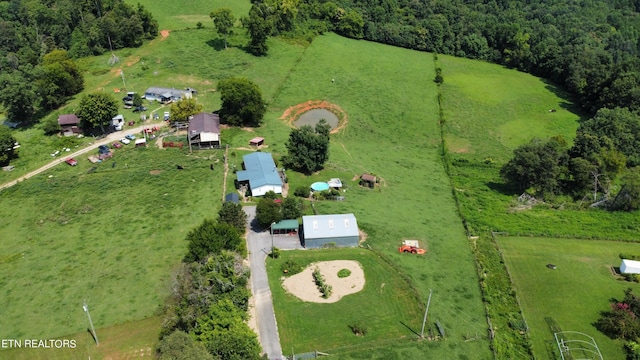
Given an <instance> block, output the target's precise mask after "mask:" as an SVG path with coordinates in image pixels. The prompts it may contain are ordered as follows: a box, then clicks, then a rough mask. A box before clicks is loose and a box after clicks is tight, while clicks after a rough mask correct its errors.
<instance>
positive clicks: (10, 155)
mask: <svg viewBox="0 0 640 360" xmlns="http://www.w3.org/2000/svg"><path fill="white" fill-rule="evenodd" d="M15 142H16V139H15V138H14V137H13V134H12V133H11V129H9V128H8V127H6V126H4V125H0V166H6V165H9V161H11V160H12V159H14V158H15V157H16V152H15V150H14V149H13V146H14V144H15Z"/></svg>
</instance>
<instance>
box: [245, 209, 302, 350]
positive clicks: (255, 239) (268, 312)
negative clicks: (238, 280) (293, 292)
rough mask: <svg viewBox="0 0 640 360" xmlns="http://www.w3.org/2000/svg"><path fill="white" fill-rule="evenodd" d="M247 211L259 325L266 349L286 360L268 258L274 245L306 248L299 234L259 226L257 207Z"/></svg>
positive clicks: (253, 283) (262, 343) (252, 282)
mask: <svg viewBox="0 0 640 360" xmlns="http://www.w3.org/2000/svg"><path fill="white" fill-rule="evenodd" d="M243 209H244V211H245V213H247V223H248V229H247V230H248V231H247V249H248V250H249V266H250V267H251V293H252V294H253V297H254V300H255V301H254V304H255V310H256V311H255V315H256V322H257V325H258V339H259V340H260V344H261V345H262V350H263V351H264V352H265V354H267V356H268V357H269V359H271V360H280V359H283V358H284V357H283V355H282V347H281V346H280V337H279V335H278V324H277V323H276V316H275V313H274V310H273V301H272V299H271V289H270V288H269V280H268V279H267V268H266V265H265V260H266V259H267V255H268V253H269V251H270V249H271V244H272V243H271V242H272V241H273V246H275V247H277V248H279V249H281V250H292V249H302V246H301V245H300V241H299V240H298V237H296V236H286V235H275V236H273V237H271V235H270V234H269V230H262V229H260V228H259V225H258V224H257V221H256V220H255V216H256V207H255V206H245V207H244V208H243Z"/></svg>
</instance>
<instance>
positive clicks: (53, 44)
mask: <svg viewBox="0 0 640 360" xmlns="http://www.w3.org/2000/svg"><path fill="white" fill-rule="evenodd" d="M157 34H158V23H157V21H156V20H154V19H153V17H152V16H151V13H150V12H149V11H147V10H146V9H145V8H144V7H143V6H141V5H138V6H137V7H134V6H131V5H128V4H126V3H124V1H123V0H97V1H95V0H11V1H0V74H2V75H1V76H0V85H2V88H3V89H4V91H3V94H2V95H0V102H1V103H2V105H3V106H4V108H5V111H6V113H7V118H9V119H10V120H12V121H15V122H29V121H32V120H33V119H34V118H36V117H38V116H37V114H38V113H43V112H46V111H49V110H52V109H56V108H57V107H59V106H60V105H62V104H64V103H65V102H66V101H67V100H68V99H69V98H70V97H71V96H73V95H75V94H77V93H79V92H80V91H82V90H83V89H84V80H83V78H82V75H81V73H80V71H79V70H78V68H77V66H76V64H75V62H74V61H73V59H74V58H78V57H82V56H89V55H98V54H102V53H104V52H105V51H108V50H115V49H119V48H123V47H135V46H139V45H141V44H142V42H143V41H144V39H151V38H154V37H155V36H157Z"/></svg>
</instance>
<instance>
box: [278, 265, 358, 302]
mask: <svg viewBox="0 0 640 360" xmlns="http://www.w3.org/2000/svg"><path fill="white" fill-rule="evenodd" d="M316 267H317V268H318V269H319V270H320V274H322V276H323V277H324V280H325V282H326V283H327V284H329V285H331V288H332V291H331V296H329V297H328V298H327V299H325V298H323V297H322V294H321V293H320V290H318V287H317V286H316V283H315V281H314V279H313V270H315V268H316ZM342 269H347V270H349V271H351V274H350V275H349V276H347V277H344V278H340V277H338V271H340V270H342ZM364 284H365V279H364V271H363V270H362V266H361V265H360V263H359V262H357V261H353V260H334V261H320V262H317V263H312V264H309V266H307V267H306V268H305V269H304V270H303V271H302V272H301V273H299V274H295V275H293V276H291V277H289V278H286V279H285V280H284V281H283V282H282V286H283V287H284V288H285V290H286V291H287V292H289V293H290V294H292V295H294V296H296V297H298V298H299V299H300V300H302V301H307V302H317V303H334V302H337V301H338V300H340V299H341V298H342V297H343V296H347V295H350V294H355V293H357V292H359V291H361V290H362V289H363V288H364Z"/></svg>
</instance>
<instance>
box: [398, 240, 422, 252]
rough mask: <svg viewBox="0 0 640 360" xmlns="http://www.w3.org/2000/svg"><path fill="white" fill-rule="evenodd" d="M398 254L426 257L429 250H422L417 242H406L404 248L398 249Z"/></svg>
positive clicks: (403, 244)
mask: <svg viewBox="0 0 640 360" xmlns="http://www.w3.org/2000/svg"><path fill="white" fill-rule="evenodd" d="M398 252H401V253H412V254H418V255H424V254H426V253H427V250H425V249H421V248H420V245H419V244H418V241H417V240H405V241H403V242H402V246H400V247H399V248H398Z"/></svg>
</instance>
